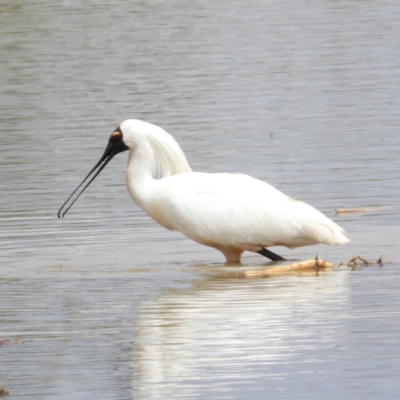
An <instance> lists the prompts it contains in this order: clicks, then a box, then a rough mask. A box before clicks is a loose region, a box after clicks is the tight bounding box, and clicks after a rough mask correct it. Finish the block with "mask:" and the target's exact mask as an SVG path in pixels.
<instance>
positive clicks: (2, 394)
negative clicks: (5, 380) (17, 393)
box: [0, 387, 10, 397]
mask: <svg viewBox="0 0 400 400" xmlns="http://www.w3.org/2000/svg"><path fill="white" fill-rule="evenodd" d="M9 395H10V392H9V391H8V390H7V389H5V388H3V387H0V397H6V396H9Z"/></svg>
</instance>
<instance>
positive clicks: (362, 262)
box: [339, 256, 383, 269]
mask: <svg viewBox="0 0 400 400" xmlns="http://www.w3.org/2000/svg"><path fill="white" fill-rule="evenodd" d="M376 264H378V265H379V266H380V267H382V266H383V261H382V256H380V257H379V259H378V260H377V261H375V262H373V261H368V260H366V259H365V258H362V257H361V256H353V258H352V259H351V260H350V261H348V262H347V264H346V265H347V266H348V267H350V268H352V269H357V267H359V266H364V267H365V266H367V265H376ZM340 265H344V263H340V264H339V266H340Z"/></svg>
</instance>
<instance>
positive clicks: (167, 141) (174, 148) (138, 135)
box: [121, 119, 192, 178]
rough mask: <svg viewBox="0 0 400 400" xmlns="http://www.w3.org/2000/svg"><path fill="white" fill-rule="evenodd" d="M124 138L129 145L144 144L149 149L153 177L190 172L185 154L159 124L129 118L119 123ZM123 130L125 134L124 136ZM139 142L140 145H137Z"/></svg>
mask: <svg viewBox="0 0 400 400" xmlns="http://www.w3.org/2000/svg"><path fill="white" fill-rule="evenodd" d="M121 129H122V130H123V132H124V140H126V141H127V142H128V144H129V142H130V141H131V146H130V147H133V148H135V147H140V146H144V147H145V148H147V150H150V151H149V153H150V154H152V156H151V155H150V154H149V157H150V158H151V159H150V160H149V162H150V164H151V172H152V176H153V177H157V178H165V177H167V176H171V175H176V174H180V173H182V172H191V171H192V170H191V168H190V166H189V163H188V162H187V159H186V156H185V154H184V153H183V151H182V149H181V148H180V146H179V144H178V143H177V142H176V141H175V139H174V138H173V137H172V136H171V135H170V134H169V133H168V132H166V131H165V130H164V129H162V128H160V127H159V126H156V125H153V124H150V123H148V122H145V121H140V120H135V119H129V120H126V121H124V122H123V123H122V124H121ZM125 132H126V133H127V135H126V136H125ZM139 143H140V145H139Z"/></svg>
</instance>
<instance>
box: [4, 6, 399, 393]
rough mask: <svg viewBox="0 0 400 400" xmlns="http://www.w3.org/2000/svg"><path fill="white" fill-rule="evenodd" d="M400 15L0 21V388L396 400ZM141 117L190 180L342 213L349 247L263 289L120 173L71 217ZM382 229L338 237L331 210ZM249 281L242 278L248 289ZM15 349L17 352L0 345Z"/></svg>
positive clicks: (55, 14) (254, 13)
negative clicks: (174, 152) (247, 182)
mask: <svg viewBox="0 0 400 400" xmlns="http://www.w3.org/2000/svg"><path fill="white" fill-rule="evenodd" d="M399 13H400V3H399V2H397V1H394V0H387V1H383V0H382V1H364V2H362V3H360V2H356V1H327V0H326V1H316V0H311V1H300V2H299V1H291V0H289V1H287V2H280V1H269V2H259V1H255V0H254V1H253V0H250V1H246V2H245V1H234V2H231V1H224V0H223V1H219V2H213V1H208V0H204V1H194V2H182V1H168V2H167V1H147V2H146V1H133V2H123V1H115V2H112V3H110V2H105V1H99V0H92V1H86V2H80V1H77V0H66V1H63V2H57V4H56V3H54V2H50V1H43V0H33V1H30V2H26V1H22V0H21V1H20V0H12V1H11V0H9V1H7V0H5V1H2V2H1V4H0V52H1V54H2V56H1V74H0V83H1V90H2V95H1V97H0V111H1V112H0V129H1V133H0V145H1V146H0V152H1V153H0V190H1V192H0V193H1V195H0V343H2V345H1V346H0V387H5V388H6V389H7V390H9V391H10V398H13V399H68V400H69V399H94V398H101V399H133V398H134V399H178V398H179V399H260V398H270V399H314V398H315V399H317V398H318V399H321V398H323V399H337V398H349V399H376V398H384V399H392V398H393V399H395V398H397V394H398V391H399V384H398V375H399V373H400V361H399V358H398V354H400V345H399V340H398V339H399V335H400V323H399V320H400V319H399V317H400V308H399V301H400V295H399V288H400V287H399V286H400V284H399V282H400V281H399V279H400V276H399V266H400V265H399V259H400V250H399V246H398V242H399V235H400V213H399V206H398V199H399V186H400V178H399V176H400V161H399V156H398V155H399V154H400V138H399V127H400V118H399V116H398V111H399V109H400V96H399V93H400V62H399V60H400V40H399V35H400V19H399V18H398V16H399ZM126 118H140V119H145V120H148V121H150V122H153V123H155V124H159V125H161V126H163V127H164V128H165V129H166V130H167V131H169V132H170V133H171V134H172V135H173V136H174V137H175V138H176V139H177V140H178V142H179V143H180V144H181V146H182V148H183V149H184V151H185V153H186V154H187V157H188V159H189V161H190V163H191V165H192V167H193V169H194V170H201V171H207V172H220V171H225V172H243V173H247V174H250V175H253V176H255V177H257V178H259V179H262V180H265V181H268V182H269V183H271V184H273V185H274V186H276V187H277V188H279V189H280V190H282V191H284V192H285V193H287V194H289V195H290V196H292V197H295V198H300V199H302V200H304V201H306V202H308V203H310V204H312V205H314V206H315V207H317V208H318V209H320V210H321V211H322V212H324V213H325V214H327V215H328V216H329V217H330V218H332V219H334V220H335V221H336V222H338V223H339V224H340V225H341V226H343V227H344V228H345V229H346V230H347V232H348V233H349V235H350V237H351V240H352V242H351V243H350V244H348V245H346V246H342V247H339V248H332V247H328V246H318V247H308V248H301V249H296V250H287V249H284V248H278V249H276V251H277V252H278V253H279V254H282V255H284V256H286V257H289V258H291V259H294V260H302V259H307V258H311V257H313V256H314V255H315V254H316V253H318V255H319V257H320V258H327V259H329V260H331V261H333V262H340V261H345V260H349V259H350V258H351V257H352V256H353V255H355V254H361V255H362V256H363V257H365V258H367V259H370V260H377V259H378V258H379V257H380V256H381V255H382V256H383V260H384V261H386V263H385V264H384V266H383V267H379V266H377V265H374V266H370V267H366V268H360V269H357V270H352V269H350V268H347V267H345V266H343V267H340V268H337V269H334V270H333V271H329V272H325V273H320V274H319V275H318V276H316V274H315V273H312V274H303V275H300V276H287V277H279V278H275V279H247V280H246V279H240V278H239V277H235V274H234V272H235V271H236V272H237V271H243V270H248V269H254V268H265V266H266V265H268V263H266V260H265V259H262V258H261V257H259V256H255V255H252V254H248V255H246V256H245V257H244V259H243V265H242V266H240V267H229V268H228V267H226V266H224V265H223V261H224V259H223V257H222V255H220V254H219V253H218V252H216V251H214V250H212V249H208V248H205V247H201V246H200V245H197V244H195V243H192V242H190V241H189V240H187V239H186V238H184V237H183V236H182V235H180V234H179V233H176V232H168V231H166V230H164V229H163V228H161V227H159V226H157V225H156V224H155V223H154V222H153V221H151V220H150V218H149V217H147V216H146V215H144V213H143V212H142V211H141V210H140V209H139V208H138V207H137V206H136V205H135V204H133V202H132V201H131V199H130V198H129V195H128V194H127V191H126V189H125V185H124V171H125V166H126V154H123V155H120V156H118V157H116V158H115V159H114V160H113V162H112V163H111V164H109V166H108V167H107V169H105V170H104V172H103V173H102V174H101V175H100V176H99V178H98V179H97V180H96V182H95V183H94V184H92V186H91V188H90V189H89V190H88V191H87V192H86V193H85V195H84V196H82V198H80V199H79V201H78V202H77V203H76V204H75V206H74V208H73V209H71V211H70V213H69V214H68V216H67V218H66V219H65V220H62V221H59V220H58V219H57V218H56V212H57V210H58V208H59V207H60V206H61V204H62V202H63V201H64V200H65V199H66V197H67V196H68V195H69V194H70V192H71V191H72V190H73V189H74V188H75V187H76V185H77V184H78V183H79V182H80V181H81V180H82V179H83V177H84V176H85V175H86V173H87V172H88V171H89V170H90V168H91V167H92V166H93V165H94V163H95V162H96V161H97V160H98V158H99V157H100V156H101V154H102V152H103V149H104V147H105V145H106V143H107V140H108V136H109V135H110V134H111V133H112V131H113V129H114V128H115V127H116V126H117V125H118V124H119V123H120V122H121V121H122V120H124V119H126ZM358 207H378V208H382V210H381V211H379V212H373V213H369V214H361V215H350V216H347V217H338V216H335V211H334V210H335V208H358ZM232 268H233V269H232ZM2 340H11V341H14V340H17V342H1V341H2Z"/></svg>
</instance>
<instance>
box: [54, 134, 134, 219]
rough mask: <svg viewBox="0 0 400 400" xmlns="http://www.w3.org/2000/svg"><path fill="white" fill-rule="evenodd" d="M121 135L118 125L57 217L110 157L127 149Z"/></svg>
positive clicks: (62, 213)
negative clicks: (95, 161)
mask: <svg viewBox="0 0 400 400" xmlns="http://www.w3.org/2000/svg"><path fill="white" fill-rule="evenodd" d="M122 138H123V135H122V131H121V129H120V128H119V127H118V128H117V129H116V130H115V131H114V132H113V133H112V135H111V136H110V139H109V140H108V145H107V147H106V149H105V151H104V154H103V155H102V157H101V158H100V160H99V161H98V163H97V164H96V165H95V166H94V167H93V169H92V170H91V171H90V172H89V174H88V175H87V176H86V178H85V179H84V180H83V181H82V182H81V183H80V185H79V186H78V187H77V188H76V189H75V190H74V191H73V192H72V194H71V196H69V197H68V199H67V201H66V202H65V203H64V204H63V205H62V206H61V208H60V209H59V210H58V214H57V215H58V218H64V215H65V214H66V213H67V212H68V210H69V209H70V208H71V207H72V205H73V204H74V203H75V202H76V200H78V198H79V196H80V195H81V194H82V193H83V192H84V191H85V189H86V188H87V187H88V186H89V185H90V184H91V183H92V182H93V181H94V179H95V178H96V176H97V175H98V174H99V173H100V172H101V171H102V170H103V168H104V167H105V166H106V165H107V164H108V163H109V162H110V161H111V159H112V158H113V157H114V156H115V155H116V154H118V153H122V152H123V151H126V150H129V148H128V146H127V145H126V144H125V143H124V141H123V140H122ZM97 168H98V170H97V172H96V173H95V174H94V176H93V177H92V179H90V181H89V182H88V183H87V184H86V185H85V186H84V187H83V189H82V190H81V191H80V192H79V194H78V195H77V196H76V197H75V199H74V200H73V201H72V203H71V204H70V205H69V206H68V208H67V209H66V210H65V211H64V212H63V208H64V207H65V206H66V205H67V203H68V202H69V200H70V199H71V198H72V196H73V195H74V194H75V193H76V192H77V190H78V189H79V188H80V187H81V186H82V185H83V184H84V183H85V182H86V180H87V179H88V178H89V177H90V175H92V174H93V172H94V171H95V170H96V169H97Z"/></svg>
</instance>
